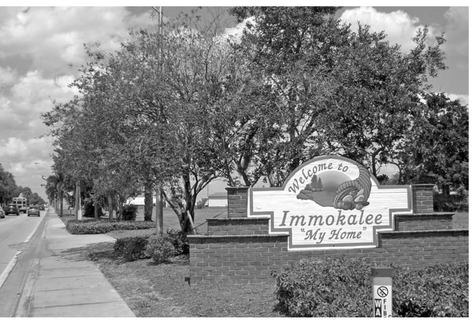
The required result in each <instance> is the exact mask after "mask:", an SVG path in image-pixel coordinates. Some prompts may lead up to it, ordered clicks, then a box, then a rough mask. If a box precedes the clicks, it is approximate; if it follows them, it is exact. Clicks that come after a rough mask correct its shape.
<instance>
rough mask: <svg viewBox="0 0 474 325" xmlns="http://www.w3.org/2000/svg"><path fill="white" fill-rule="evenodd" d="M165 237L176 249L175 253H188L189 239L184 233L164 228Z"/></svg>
mask: <svg viewBox="0 0 474 325" xmlns="http://www.w3.org/2000/svg"><path fill="white" fill-rule="evenodd" d="M166 238H167V239H168V241H169V242H170V243H171V244H173V246H174V248H175V249H176V255H181V254H189V241H188V236H186V233H184V232H182V231H178V230H173V229H168V230H166Z"/></svg>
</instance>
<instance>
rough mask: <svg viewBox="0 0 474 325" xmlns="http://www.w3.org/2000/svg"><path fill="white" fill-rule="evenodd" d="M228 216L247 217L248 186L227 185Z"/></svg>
mask: <svg viewBox="0 0 474 325" xmlns="http://www.w3.org/2000/svg"><path fill="white" fill-rule="evenodd" d="M226 190H227V215H228V218H247V200H248V199H247V198H248V191H249V189H248V187H227V188H226Z"/></svg>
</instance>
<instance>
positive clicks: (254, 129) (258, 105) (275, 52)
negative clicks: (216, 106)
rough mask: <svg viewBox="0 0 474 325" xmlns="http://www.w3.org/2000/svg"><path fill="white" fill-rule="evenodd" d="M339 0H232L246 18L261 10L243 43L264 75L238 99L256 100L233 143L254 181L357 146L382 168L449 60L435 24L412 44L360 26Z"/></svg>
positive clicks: (358, 153)
mask: <svg viewBox="0 0 474 325" xmlns="http://www.w3.org/2000/svg"><path fill="white" fill-rule="evenodd" d="M336 10H337V8H334V7H251V8H248V7H240V8H233V9H231V13H233V14H234V15H236V16H237V18H238V20H239V21H244V19H246V18H249V17H252V19H253V23H248V30H247V31H246V32H245V33H244V36H243V38H242V42H241V43H240V44H239V45H237V46H236V49H237V50H238V51H239V53H240V54H241V56H243V57H245V58H246V59H247V60H248V67H249V70H248V73H249V74H250V75H251V76H250V79H251V80H252V81H254V82H252V83H249V87H246V88H245V89H244V90H243V91H242V92H240V93H238V94H237V96H236V101H237V102H239V103H243V105H248V106H249V107H251V108H252V110H251V112H250V115H247V116H249V117H247V118H246V119H245V120H244V123H245V124H246V125H247V129H246V130H247V132H244V133H243V134H242V136H241V137H240V141H239V143H242V144H243V145H241V146H240V147H237V150H235V149H236V148H235V147H234V148H233V149H234V150H231V151H233V152H234V153H235V154H234V156H233V157H234V158H233V161H234V162H236V164H237V165H238V166H237V168H236V170H237V171H238V172H239V173H240V174H241V175H242V178H243V180H244V181H245V183H246V185H252V184H254V183H255V182H256V181H257V180H258V179H259V178H260V177H262V176H265V178H266V179H268V181H269V182H270V184H271V185H272V186H279V185H281V184H282V182H283V181H284V180H285V179H286V177H287V176H288V175H289V174H290V173H291V172H292V171H293V170H294V169H295V168H296V167H297V166H298V165H299V164H301V163H302V162H303V161H305V160H308V159H310V158H312V157H314V156H316V155H322V154H340V155H344V156H347V157H349V158H351V159H354V160H357V161H360V162H361V163H364V164H365V165H366V166H367V167H370V168H371V171H372V173H373V174H375V175H377V173H378V170H379V167H380V165H381V164H383V163H386V162H387V161H388V159H389V157H391V156H392V155H394V151H393V150H394V148H395V147H396V146H397V145H399V144H400V143H401V142H402V139H403V134H404V132H405V130H407V128H408V127H409V126H410V123H411V121H412V120H413V118H414V116H417V114H418V113H417V110H418V109H419V94H421V93H423V92H424V91H426V90H427V89H429V84H427V77H428V76H432V77H434V76H436V74H437V71H438V70H439V69H444V68H445V66H444V64H443V58H444V55H443V53H442V51H441V50H440V45H441V44H443V42H444V38H443V37H442V36H439V37H437V38H436V43H435V44H434V46H427V33H428V31H427V29H426V28H425V29H423V30H420V31H419V33H418V35H417V36H416V37H415V38H414V42H415V48H414V49H413V50H411V51H410V53H409V54H403V53H402V52H401V51H400V48H399V46H396V45H395V46H391V45H390V44H389V43H388V41H386V35H385V34H384V33H372V32H370V31H369V28H368V26H359V29H358V31H357V32H352V31H351V30H350V28H349V27H350V26H347V25H344V24H341V22H340V21H338V20H336V19H335V16H334V14H335V12H336ZM246 113H247V111H246ZM242 155H244V156H245V157H246V158H245V159H244V164H241V165H240V166H239V162H240V161H241V160H240V159H239V156H242ZM247 173H252V176H251V177H248V175H247Z"/></svg>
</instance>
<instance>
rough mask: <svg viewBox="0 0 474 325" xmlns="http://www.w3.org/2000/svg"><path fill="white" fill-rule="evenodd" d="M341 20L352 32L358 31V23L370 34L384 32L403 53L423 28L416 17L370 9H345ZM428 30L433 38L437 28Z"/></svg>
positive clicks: (401, 12) (397, 11)
mask: <svg viewBox="0 0 474 325" xmlns="http://www.w3.org/2000/svg"><path fill="white" fill-rule="evenodd" d="M341 20H342V21H343V22H346V23H349V24H351V29H352V30H354V31H356V30H357V29H358V22H360V23H361V24H362V25H369V26H370V27H371V31H372V32H381V31H384V32H385V34H387V40H389V41H390V43H391V44H393V45H394V44H398V45H400V46H401V50H402V51H404V52H408V51H409V50H410V49H412V48H413V47H414V43H413V41H412V38H413V37H415V36H416V32H417V31H418V30H419V29H420V28H423V27H424V26H423V25H422V24H420V21H419V19H418V18H417V17H410V16H409V15H408V14H407V13H406V12H404V11H401V10H396V11H392V12H389V13H385V12H379V11H377V10H376V9H374V8H372V7H360V8H355V9H347V10H346V11H344V12H343V13H342V15H341ZM428 30H429V35H428V36H429V37H431V38H433V36H434V35H435V34H436V32H437V27H436V26H428Z"/></svg>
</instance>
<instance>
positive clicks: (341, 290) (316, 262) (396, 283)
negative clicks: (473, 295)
mask: <svg viewBox="0 0 474 325" xmlns="http://www.w3.org/2000/svg"><path fill="white" fill-rule="evenodd" d="M374 266H375V265H374V264H373V263H371V262H370V261H369V260H365V259H345V258H344V257H339V258H334V257H327V258H313V259H302V260H299V261H297V262H296V263H295V264H293V266H292V267H291V268H289V269H286V270H284V271H282V272H281V273H280V274H276V273H274V277H275V278H276V282H277V291H276V295H277V300H278V304H277V307H276V308H277V310H278V311H279V312H280V313H281V314H283V315H286V316H293V317H294V316H299V317H372V277H371V269H372V267H374ZM468 287H469V281H468V263H467V262H463V263H456V264H452V265H449V264H439V265H435V266H430V267H424V268H422V269H409V268H399V267H394V275H393V293H392V300H393V317H468V316H469V309H468V308H469V300H468V294H469V292H468Z"/></svg>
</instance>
